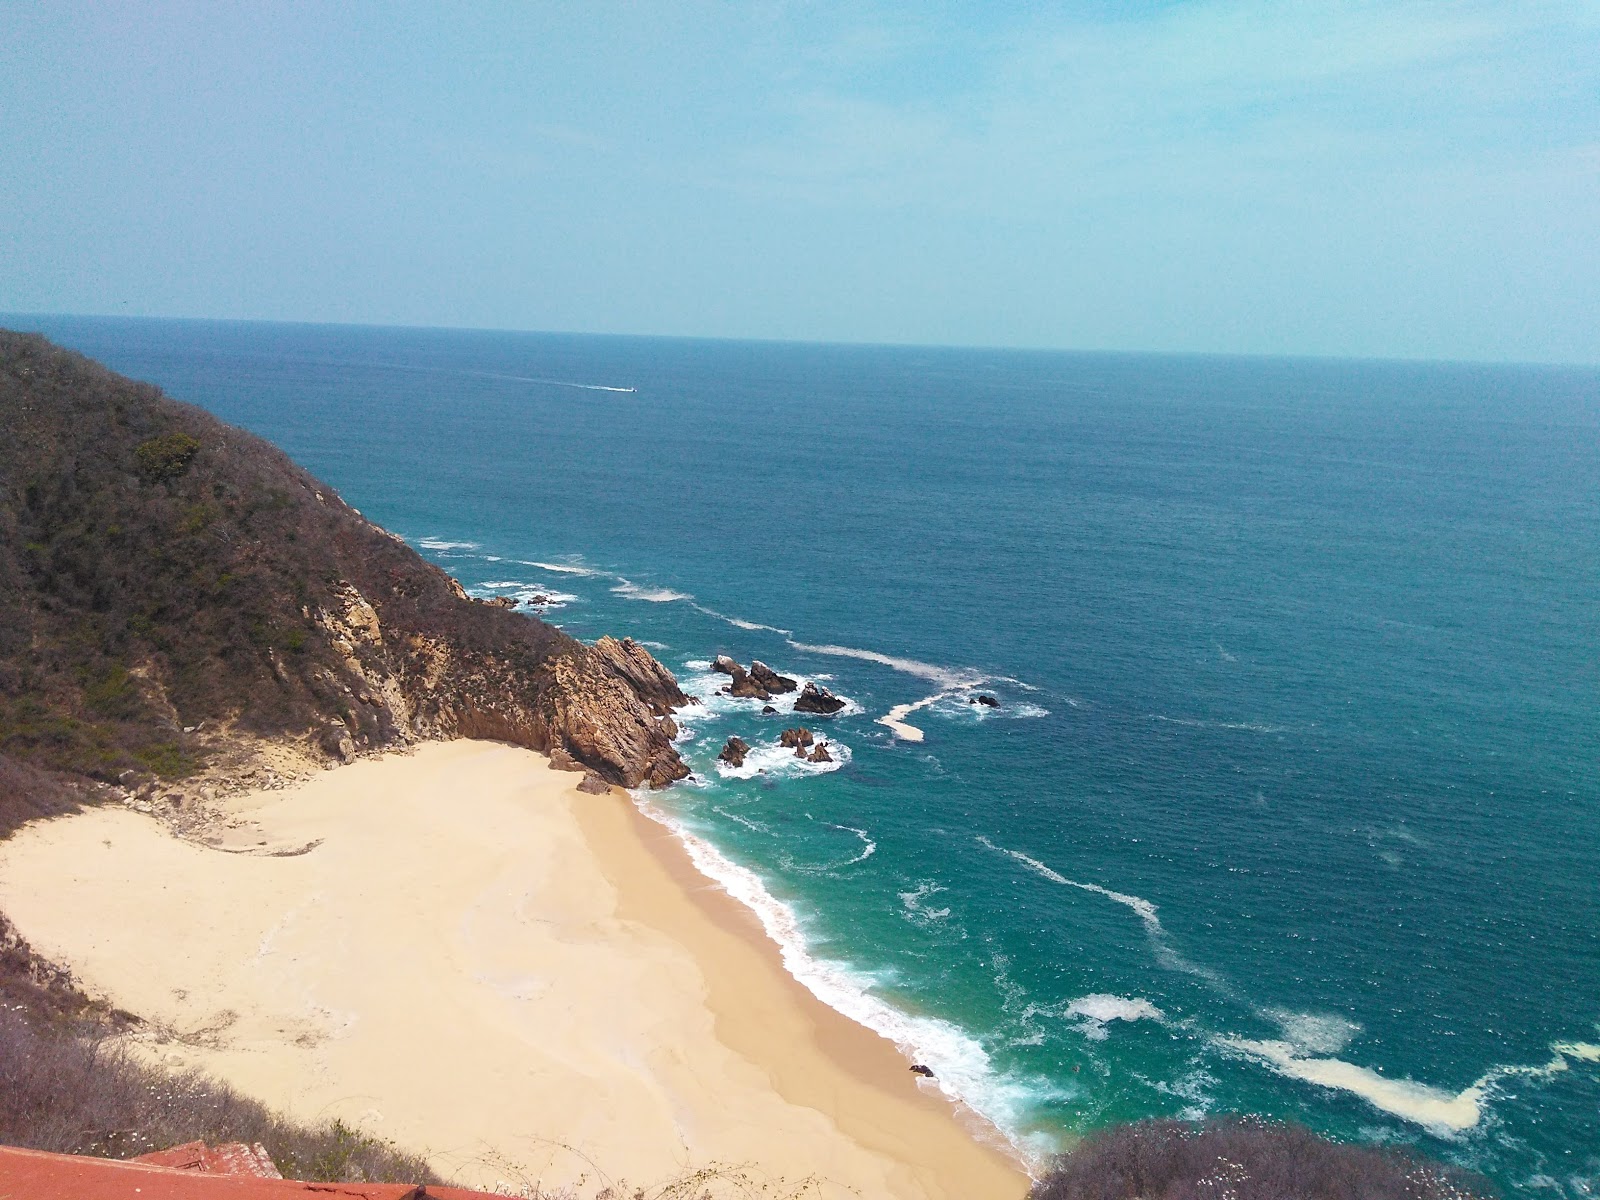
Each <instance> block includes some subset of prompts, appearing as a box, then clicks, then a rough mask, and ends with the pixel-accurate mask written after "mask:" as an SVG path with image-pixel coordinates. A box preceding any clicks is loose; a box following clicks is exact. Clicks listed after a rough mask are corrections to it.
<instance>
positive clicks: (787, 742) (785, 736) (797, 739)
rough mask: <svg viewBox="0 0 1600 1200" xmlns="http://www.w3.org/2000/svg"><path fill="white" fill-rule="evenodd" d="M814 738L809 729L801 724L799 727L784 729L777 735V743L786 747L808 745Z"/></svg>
mask: <svg viewBox="0 0 1600 1200" xmlns="http://www.w3.org/2000/svg"><path fill="white" fill-rule="evenodd" d="M815 740H816V738H815V737H813V736H812V733H811V730H809V729H807V728H806V727H805V726H803V725H802V726H801V727H800V728H799V729H785V730H784V731H783V732H782V733H781V734H779V735H778V741H779V743H780V744H781V745H783V746H786V747H794V746H809V745H811V743H812V742H814V741H815Z"/></svg>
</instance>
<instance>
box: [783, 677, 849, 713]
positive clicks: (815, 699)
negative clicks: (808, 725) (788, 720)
mask: <svg viewBox="0 0 1600 1200" xmlns="http://www.w3.org/2000/svg"><path fill="white" fill-rule="evenodd" d="M843 707H844V701H843V700H841V699H839V697H837V696H835V695H834V694H833V693H832V692H830V691H829V690H828V689H827V688H823V687H818V686H817V685H816V684H814V683H807V684H806V686H805V687H804V688H803V689H802V690H801V692H800V697H799V699H797V700H796V701H795V702H794V710H795V712H808V713H820V714H822V715H823V716H832V715H833V714H834V713H836V712H838V711H839V710H840V709H841V708H843Z"/></svg>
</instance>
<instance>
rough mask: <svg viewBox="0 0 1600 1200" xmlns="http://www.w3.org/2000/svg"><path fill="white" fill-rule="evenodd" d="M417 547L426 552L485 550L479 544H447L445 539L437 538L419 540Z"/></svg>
mask: <svg viewBox="0 0 1600 1200" xmlns="http://www.w3.org/2000/svg"><path fill="white" fill-rule="evenodd" d="M417 545H419V546H421V547H422V548H423V549H424V550H481V549H482V548H483V547H482V546H481V545H480V544H479V543H477V542H447V541H445V540H444V539H443V538H436V537H425V538H418V539H417Z"/></svg>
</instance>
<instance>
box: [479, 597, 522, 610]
mask: <svg viewBox="0 0 1600 1200" xmlns="http://www.w3.org/2000/svg"><path fill="white" fill-rule="evenodd" d="M478 603H479V604H487V605H488V606H489V607H490V608H515V607H516V606H517V605H518V604H521V603H522V601H520V600H518V599H517V598H516V597H515V596H490V597H489V598H488V599H487V600H479V601H478Z"/></svg>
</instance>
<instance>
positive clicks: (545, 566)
mask: <svg viewBox="0 0 1600 1200" xmlns="http://www.w3.org/2000/svg"><path fill="white" fill-rule="evenodd" d="M512 561H513V562H517V563H520V564H522V565H523V566H525V567H538V568H539V569H540V570H541V571H554V572H556V574H558V575H590V576H592V575H604V574H605V572H604V571H597V570H595V569H594V568H593V567H578V566H574V565H572V564H571V563H550V562H536V561H534V560H533V559H528V558H518V559H513V560H512Z"/></svg>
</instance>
